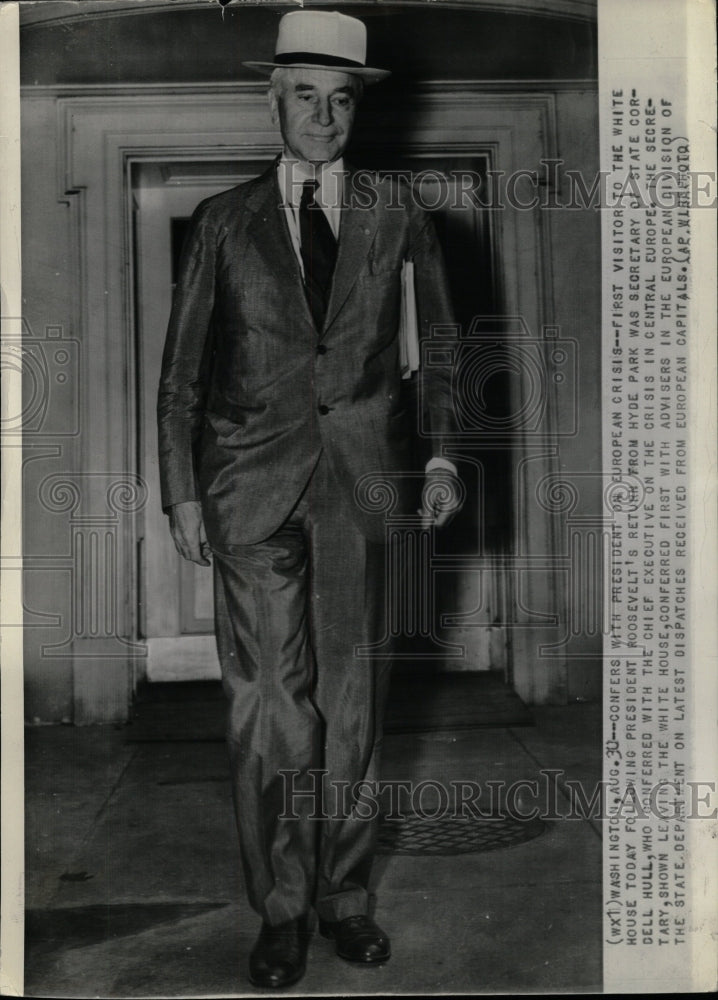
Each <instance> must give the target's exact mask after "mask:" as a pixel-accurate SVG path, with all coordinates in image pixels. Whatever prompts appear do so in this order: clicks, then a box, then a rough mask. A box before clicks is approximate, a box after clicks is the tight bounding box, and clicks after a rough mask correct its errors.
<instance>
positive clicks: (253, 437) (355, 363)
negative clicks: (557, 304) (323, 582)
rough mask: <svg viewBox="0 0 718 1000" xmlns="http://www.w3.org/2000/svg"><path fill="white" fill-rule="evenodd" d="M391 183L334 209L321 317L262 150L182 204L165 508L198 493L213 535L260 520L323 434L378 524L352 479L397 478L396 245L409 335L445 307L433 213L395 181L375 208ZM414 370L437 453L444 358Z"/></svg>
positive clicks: (308, 464) (286, 496) (273, 513)
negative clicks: (410, 312)
mask: <svg viewBox="0 0 718 1000" xmlns="http://www.w3.org/2000/svg"><path fill="white" fill-rule="evenodd" d="M354 177H355V175H354V174H353V172H352V173H350V177H349V182H348V184H347V188H346V190H347V191H351V190H352V188H353V186H354V185H353V178H354ZM391 183H396V180H394V181H393V182H392V181H389V180H386V179H385V180H379V181H378V182H377V183H375V184H373V185H372V186H371V188H370V189H369V188H368V187H367V185H366V183H364V185H363V187H362V202H363V204H364V205H366V204H367V203H368V202H369V201H371V204H370V205H369V207H360V206H359V205H351V204H350V205H349V207H344V208H343V209H342V215H341V226H340V234H339V251H338V259H337V264H336V269H335V272H334V279H333V283H332V290H331V296H330V300H329V305H328V309H327V315H326V320H325V323H324V327H323V329H322V330H321V331H318V330H317V329H316V328H315V326H314V323H313V320H312V315H311V312H310V309H309V306H308V304H307V301H306V298H305V294H304V287H303V282H302V277H301V272H300V268H299V263H298V261H297V258H296V255H295V253H294V250H293V247H292V244H291V239H290V235H289V230H288V226H287V222H286V218H285V213H284V210H283V209H282V208H281V199H280V193H279V186H278V183H277V177H276V164H272V166H271V167H270V169H269V170H267V171H266V172H265V173H264V174H263V175H262V176H261V177H259V178H257V179H255V180H253V181H250V182H249V183H247V184H242V185H240V186H239V187H236V188H233V189H232V190H230V191H226V192H224V193H222V194H220V195H217V196H215V197H213V198H208V199H207V200H205V201H203V202H202V203H201V204H200V205H199V206H198V207H197V209H196V210H195V213H194V215H193V217H192V222H191V227H190V232H189V235H188V238H187V241H186V244H185V248H184V251H183V256H182V261H181V266H180V273H179V280H178V283H177V289H176V292H175V298H174V303H173V308H172V314H171V318H170V322H169V329H168V333H167V341H166V344H165V351H164V358H163V364H162V376H161V381H160V390H159V399H158V421H159V457H160V475H161V484H162V504H163V507H164V508H165V509H167V508H168V507H169V506H171V505H173V504H177V503H180V502H182V501H185V500H193V499H201V501H202V507H203V514H204V520H205V526H206V530H207V535H208V538H209V540H210V543H211V544H212V545H213V546H214V547H217V548H219V549H223V548H226V547H227V546H234V545H241V544H248V543H252V542H256V541H260V540H262V539H263V538H266V537H268V536H269V535H270V534H271V533H272V532H273V531H275V530H276V529H277V528H278V527H279V525H280V524H281V523H282V521H283V520H284V519H285V518H286V516H287V515H288V513H289V512H290V510H291V508H292V506H293V505H294V503H295V501H296V500H297V498H298V496H299V494H300V492H301V491H302V489H303V487H304V486H305V484H306V482H307V480H308V478H309V476H310V474H311V471H312V469H313V467H314V464H315V462H316V460H317V458H318V455H319V453H320V450H321V449H322V448H323V449H324V450H325V453H326V456H327V459H328V461H329V463H330V465H331V468H332V470H333V472H334V474H335V476H336V478H337V480H338V481H339V483H340V484H341V486H342V489H343V490H344V491H345V494H346V496H347V499H348V500H349V502H350V503H352V504H353V507H354V510H355V511H356V516H357V519H358V521H359V523H360V525H361V526H362V529H363V530H364V531H365V532H366V533H367V535H368V536H369V537H373V538H375V539H376V540H379V539H380V538H381V537H382V536H383V524H382V518H381V517H378V516H377V515H369V514H367V513H366V512H364V511H363V510H362V509H360V507H359V506H358V505H357V504H356V503H355V502H354V498H353V492H354V487H355V484H356V482H357V480H358V479H359V478H360V477H361V476H363V475H364V474H366V473H378V472H384V473H388V474H391V475H392V478H393V480H394V483H395V484H396V482H397V480H399V479H401V477H397V476H395V475H394V474H395V473H397V472H401V471H405V470H406V469H407V466H408V462H409V459H410V452H411V449H410V432H411V426H410V422H411V420H413V419H415V417H414V415H413V414H410V413H408V412H407V410H406V408H405V406H404V403H403V401H402V392H401V388H402V386H401V378H400V372H399V348H398V337H397V332H398V324H399V316H400V301H401V281H400V275H401V268H402V263H403V261H404V260H407V259H411V260H413V261H414V266H415V280H416V289H417V308H418V313H419V322H420V332H421V336H422V337H426V336H428V335H429V332H430V327H431V324H435V323H451V322H452V312H451V307H450V303H449V298H448V294H447V286H446V280H445V275H444V271H443V264H442V257H441V252H440V249H439V246H438V244H437V241H436V236H435V233H434V227H433V224H432V222H431V220H430V219H429V217H428V216H427V215H426V214H425V213H423V212H422V211H421V210H420V209H419V208H418V207H417V206H416V205H414V204H413V202H412V200H411V197H410V192H409V189H408V187H407V188H405V189H404V195H405V197H403V198H402V199H401V200H402V202H403V204H404V207H403V208H400V209H397V208H391V209H390V208H387V204H388V203H389V202H390V200H391V198H392V191H391ZM368 190H369V192H370V193H369V196H367V191H368ZM393 200H394V203H396V201H397V197H396V190H394V199H393ZM345 203H346V194H345ZM422 378H423V380H424V384H423V392H422V397H423V399H424V400H425V402H426V403H427V405H428V408H429V411H430V421H431V426H432V440H435V441H436V444H435V446H434V450H435V453H438V449H439V446H440V444H439V441H440V439H438V438H437V439H434V438H433V433H442V432H446V431H449V430H450V429H451V427H452V407H451V386H450V371H449V369H448V368H447V367H444V366H442V365H432V366H425V368H424V371H423V372H422ZM402 502H403V501H402Z"/></svg>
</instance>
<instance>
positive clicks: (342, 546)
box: [214, 453, 390, 924]
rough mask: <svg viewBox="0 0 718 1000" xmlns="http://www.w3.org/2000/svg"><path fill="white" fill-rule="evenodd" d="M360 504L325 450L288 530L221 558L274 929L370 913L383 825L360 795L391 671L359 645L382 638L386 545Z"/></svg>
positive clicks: (237, 771)
mask: <svg viewBox="0 0 718 1000" xmlns="http://www.w3.org/2000/svg"><path fill="white" fill-rule="evenodd" d="M350 502H351V501H350V500H349V499H347V498H346V497H345V496H344V491H343V490H341V489H340V486H339V484H338V483H337V481H336V480H335V478H334V477H333V475H332V472H331V470H330V468H329V465H328V462H327V460H326V458H325V456H324V453H322V454H321V456H320V458H319V460H318V462H317V465H316V466H315V468H314V471H313V473H312V475H311V478H310V480H309V482H308V484H307V486H306V488H305V490H304V492H303V493H302V495H301V497H300V498H299V500H298V502H297V504H296V506H295V507H294V509H293V511H292V513H291V514H290V515H289V517H288V518H287V519H286V520H285V522H284V523H283V524H282V526H281V527H280V528H279V530H278V531H276V532H275V533H274V534H273V535H272V536H271V537H269V538H267V539H266V540H264V541H261V542H258V543H256V544H252V545H241V546H233V547H232V548H231V551H217V550H215V551H214V572H215V615H216V634H217V647H218V652H219V659H220V664H221V669H222V679H223V685H224V689H225V692H226V694H227V696H228V699H229V711H228V727H227V739H228V746H229V756H230V765H231V771H232V788H233V796H234V805H235V812H236V817H237V825H238V830H239V840H240V853H241V857H242V864H243V870H244V875H245V881H246V886H247V891H248V896H249V901H250V904H251V905H252V907H253V908H254V909H255V910H256V911H257V912H258V913H259V914H260V915H261V917H262V918H263V920H265V921H266V922H267V923H269V924H278V923H282V922H284V921H286V920H290V919H293V918H295V917H298V916H300V915H302V914H304V913H306V912H307V911H308V910H309V908H310V907H311V906H314V907H315V908H316V910H317V913H318V914H319V916H320V917H321V918H322V919H324V920H342V919H344V918H345V917H347V916H352V915H354V914H361V913H366V912H367V907H368V892H367V887H368V880H369V875H370V870H371V862H372V856H373V853H374V848H375V843H376V834H377V820H376V818H375V817H374V818H364V817H366V816H367V815H368V814H370V813H372V812H373V810H372V809H369V808H367V806H366V801H365V802H364V808H363V809H362V808H359V806H360V805H361V803H359V802H357V799H356V793H357V791H359V792H360V794H361V786H359V789H357V783H361V782H371V783H374V782H376V781H377V780H378V764H379V753H380V746H381V734H382V723H383V714H384V707H385V701H386V694H387V688H388V683H389V678H390V662H389V660H388V659H387V658H386V657H384V658H383V659H381V660H377V661H375V660H374V659H372V658H370V657H368V656H366V655H358V653H357V650H356V647H360V646H365V645H368V644H371V643H372V642H374V641H376V640H377V639H379V638H382V637H383V629H384V619H385V615H384V577H385V572H384V546H382V545H380V544H376V543H372V542H368V541H367V540H366V538H365V537H364V535H363V534H362V533H361V531H360V530H359V528H358V527H357V525H356V524H355V521H354V518H353V517H352V511H351V509H350V507H349V503H350ZM363 788H364V794H365V795H366V791H367V788H371V786H366V785H364V786H363Z"/></svg>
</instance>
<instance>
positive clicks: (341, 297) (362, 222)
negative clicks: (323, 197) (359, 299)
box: [324, 169, 379, 331]
mask: <svg viewBox="0 0 718 1000" xmlns="http://www.w3.org/2000/svg"><path fill="white" fill-rule="evenodd" d="M352 174H353V171H352V170H351V169H350V170H349V173H348V175H347V176H346V177H345V184H346V188H345V201H346V202H348V204H347V205H346V206H345V207H344V208H342V214H341V224H340V227H339V248H338V253H337V263H336V266H335V268H334V278H333V281H332V289H331V294H330V296H329V303H328V305H327V315H326V318H325V320H324V330H325V331H326V330H327V329H328V328H329V326H330V324H331V323H332V322H333V321H334V319H335V318H336V315H337V313H338V312H339V310H340V309H341V307H342V306H343V305H344V303H345V302H346V299H347V296H348V295H349V292H350V291H351V290H352V288H353V287H354V284H355V282H356V280H357V278H358V277H359V273H360V272H361V270H362V269H363V268H364V267H365V265H366V261H367V256H368V253H369V248H370V247H371V244H372V241H373V239H374V235H375V233H376V229H377V225H378V221H379V220H378V216H377V213H376V212H375V211H373V210H372V209H370V208H359V207H356V206H354V207H352V204H351V197H350V195H351V190H352V186H351V178H352Z"/></svg>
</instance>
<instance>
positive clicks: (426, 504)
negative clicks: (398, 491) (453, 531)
mask: <svg viewBox="0 0 718 1000" xmlns="http://www.w3.org/2000/svg"><path fill="white" fill-rule="evenodd" d="M465 496H466V490H465V489H464V484H463V483H462V481H461V479H459V477H458V476H457V475H454V473H453V472H450V471H449V469H444V468H440V469H430V470H428V471H427V473H426V477H425V479H424V489H423V491H422V494H421V510H420V511H419V513H420V514H421V518H422V526H423V527H425V528H428V527H429V525H432V524H433V525H434V527H435V528H443V527H444V526H445V525H447V524H449V522H450V521H452V520H453V519H454V517H456V515H457V514H458V512H459V511H460V510H461V508H462V507H463V505H464V499H465Z"/></svg>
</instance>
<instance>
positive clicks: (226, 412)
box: [158, 11, 456, 988]
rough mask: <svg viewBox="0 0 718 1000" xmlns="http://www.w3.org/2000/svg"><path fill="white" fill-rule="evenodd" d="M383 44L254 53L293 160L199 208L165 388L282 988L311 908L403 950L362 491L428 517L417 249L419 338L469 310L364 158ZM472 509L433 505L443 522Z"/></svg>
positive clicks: (330, 930) (185, 548) (267, 933)
mask: <svg viewBox="0 0 718 1000" xmlns="http://www.w3.org/2000/svg"><path fill="white" fill-rule="evenodd" d="M365 52H366V30H365V28H364V25H363V24H362V22H360V21H358V20H357V19H355V18H350V17H346V16H345V15H342V14H339V13H336V12H327V11H298V12H293V13H290V14H287V15H285V16H284V17H283V18H282V20H281V22H280V28H279V37H278V40H277V47H276V54H275V60H274V62H273V63H261V64H257V63H253V64H249V65H252V66H253V67H255V68H258V69H260V71H265V72H268V73H271V83H270V91H269V101H270V110H271V114H272V119H273V121H274V122H275V123H276V124H278V125H279V127H280V129H281V133H282V137H283V141H284V150H283V153H282V154H281V156H280V157H279V158H278V160H277V161H275V162H274V163H273V164H272V165H271V166H270V168H269V170H267V172H266V173H264V174H263V175H262V176H260V177H259V178H257V179H256V180H253V181H250V182H249V183H247V184H243V185H240V186H239V187H237V188H234V189H232V190H231V191H227V192H225V193H223V194H220V195H218V196H216V197H213V198H209V199H207V200H206V201H204V202H202V203H201V204H200V205H199V206H198V208H197V209H196V211H195V213H194V216H193V218H192V223H191V227H190V232H189V235H188V238H187V241H186V244H185V249H184V252H183V257H182V263H181V268H180V275H179V280H178V284H177V289H176V293H175V299H174V303H173V309H172V315H171V318H170V324H169V329H168V334H167V341H166V346H165V353H164V359H163V368H162V377H161V384H160V393H159V400H158V420H159V452H160V466H161V478H162V494H163V495H162V501H163V506H164V508H165V510H167V512H168V513H169V517H170V527H171V531H172V535H173V537H174V540H175V543H176V545H177V548H178V550H179V551H180V553H181V554H182V555H183V556H184V557H185V558H187V559H190V560H193V561H194V562H197V563H200V564H202V565H207V564H208V561H209V560H208V557H209V555H210V552H211V554H212V557H213V562H214V573H215V616H216V631H217V645H218V652H219V658H220V663H221V667H222V675H223V683H224V687H225V690H226V692H227V695H228V698H229V720H228V745H229V750H230V760H231V765H232V774H233V792H234V800H235V808H236V813H237V822H238V827H239V834H240V846H241V856H242V861H243V867H244V873H245V880H246V884H247V891H248V895H249V899H250V902H251V904H252V906H253V907H254V908H255V910H256V911H257V912H258V913H259V914H260V915H261V917H262V928H261V931H260V934H259V938H258V940H257V943H256V945H255V947H254V949H253V951H252V953H251V956H250V963H249V976H250V979H251V981H252V982H253V983H255V984H256V985H260V986H270V987H275V988H276V987H281V986H286V985H289V984H290V983H292V982H296V981H297V980H298V979H299V978H300V977H301V975H302V974H303V971H304V968H305V958H306V951H307V940H308V921H307V917H308V914H309V912H310V911H311V909H312V908H313V909H315V910H316V912H317V914H318V916H319V919H320V925H319V926H320V930H321V931H322V933H324V934H325V935H326V936H329V937H331V938H333V939H334V940H335V942H336V949H337V954H338V955H340V956H341V957H342V958H345V959H347V960H349V961H355V962H364V963H375V962H382V961H386V960H387V959H388V958H389V955H390V945H389V940H388V937H387V935H386V934H385V933H384V932H383V931H382V930H381V929H380V928H379V927H378V926H377V924H376V923H375V922H374V921H373V919H372V918H371V917H370V916H369V913H368V891H367V885H368V878H369V871H370V867H371V860H372V854H373V850H374V844H375V840H376V822H375V821H374V822H369V821H367V820H366V819H362V817H361V815H360V813H359V812H358V810H357V809H356V808H355V806H356V798H355V796H353V795H352V790H353V789H355V787H356V784H357V783H358V782H362V781H364V782H373V781H376V779H377V766H378V755H379V747H380V742H381V731H382V713H383V709H384V702H385V698H386V691H387V684H388V679H389V670H388V663H387V662H386V660H384V661H378V662H374V661H373V660H372V659H371V658H370V657H367V656H364V655H359V654H358V651H359V649H360V647H364V648H366V647H367V646H370V645H371V643H372V642H376V641H377V639H379V638H380V637H381V636H382V635H383V631H382V629H383V624H382V619H383V614H384V611H385V608H384V604H385V599H384V593H383V588H384V584H385V581H384V564H383V547H382V544H381V543H382V541H383V538H384V532H385V525H384V520H383V514H382V513H380V512H379V513H377V512H373V511H372V509H371V508H372V505H371V503H370V502H366V500H365V502H361V497H360V496H359V492H360V491H358V487H359V486H360V484H361V482H362V478H363V477H365V476H368V475H371V474H380V475H382V476H384V477H385V478H386V484H387V489H390V490H392V491H393V493H394V494H395V499H396V504H397V508H398V509H399V510H400V511H401V510H404V511H406V512H409V513H415V511H416V498H415V497H414V498H412V497H411V495H410V492H409V491H408V489H407V485H408V484H409V482H410V477H408V476H407V475H406V473H407V471H408V470H409V469H410V463H411V417H412V415H411V414H410V413H409V411H408V409H407V408H406V407H405V404H404V403H403V402H402V392H401V373H400V360H399V353H400V352H399V337H398V330H399V325H400V305H401V299H402V281H401V274H402V267H403V265H404V262H405V261H410V262H412V263H413V266H414V270H415V274H416V282H415V287H416V298H417V310H418V317H419V318H418V326H419V335H420V337H426V336H429V335H430V332H431V326H432V324H447V323H450V322H451V309H450V305H449V301H448V296H447V289H446V281H445V275H444V272H443V266H442V261H441V255H440V252H439V248H438V245H437V242H436V238H435V235H434V230H433V226H432V224H431V221H430V219H429V218H428V217H427V216H426V215H424V213H423V212H422V211H421V210H420V209H419V208H418V207H417V206H416V205H415V204H414V202H413V200H412V199H411V197H405V198H403V199H402V205H401V207H400V208H399V209H397V208H396V207H394V208H393V209H390V208H388V207H387V206H388V205H389V204H390V203H393V204H394V206H396V197H395V192H393V191H392V188H391V181H386V180H384V181H382V180H378V179H376V178H374V179H373V180H371V183H370V182H369V180H368V179H367V177H366V176H364V177H362V178H359V176H358V174H357V173H356V172H355V171H353V170H352V169H351V168H350V167H349V166H348V165H347V164H345V163H344V161H343V152H344V149H345V147H346V145H347V143H348V141H349V138H350V135H351V130H352V125H353V121H354V114H355V110H356V106H357V103H358V101H359V99H360V97H361V94H362V90H363V86H364V84H365V83H375V82H377V81H378V80H380V79H382V78H383V77H384V76H386V75H388V74H387V73H386V72H385V71H382V70H375V69H372V68H370V67H367V66H366V65H365V61H366V57H365ZM404 194H405V195H406V194H410V191H409V189H408V188H407V189H405V191H404ZM420 374H421V377H422V379H423V385H422V392H421V400H422V403H423V405H424V406H425V408H426V411H427V419H428V420H429V421H430V426H431V440H432V441H434V442H435V455H434V457H433V458H432V459H431V460H430V461H429V464H428V465H427V468H426V480H427V482H428V483H429V484H431V483H432V482H433V481H442V482H446V480H447V478H448V479H449V481H451V479H452V477H453V475H454V474H455V469H454V467H453V466H452V465H451V463H449V462H447V461H446V460H444V459H442V457H441V455H440V451H441V435H442V433H448V432H450V431H451V428H452V426H453V422H452V405H451V391H450V390H451V386H450V377H451V373H450V371H449V370H448V368H446V367H442V365H441V364H439V365H432V366H431V367H430V369H429V368H427V370H425V371H423V372H421V373H420ZM364 482H366V480H364ZM424 495H425V496H426V495H427V493H426V491H425V494H424ZM412 502H413V508H412ZM454 506H456V505H454ZM451 514H452V511H451V510H450V509H449V506H447V505H445V507H444V509H439V508H437V509H435V510H428V509H427V510H426V511H425V517H426V519H427V520H430V521H433V523H434V524H436V525H437V526H441V525H442V524H444V523H445V522H446V521H447V520H449V518H450V516H451ZM288 782H289V784H288ZM288 788H291V795H290V796H289V802H288V794H287V790H288ZM341 789H349V791H348V792H347V793H346V794H340V791H339V790H341ZM318 809H322V810H323V811H324V815H325V816H327V817H329V818H325V819H324V820H322V821H321V823H320V822H317V819H316V817H317V815H318Z"/></svg>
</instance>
